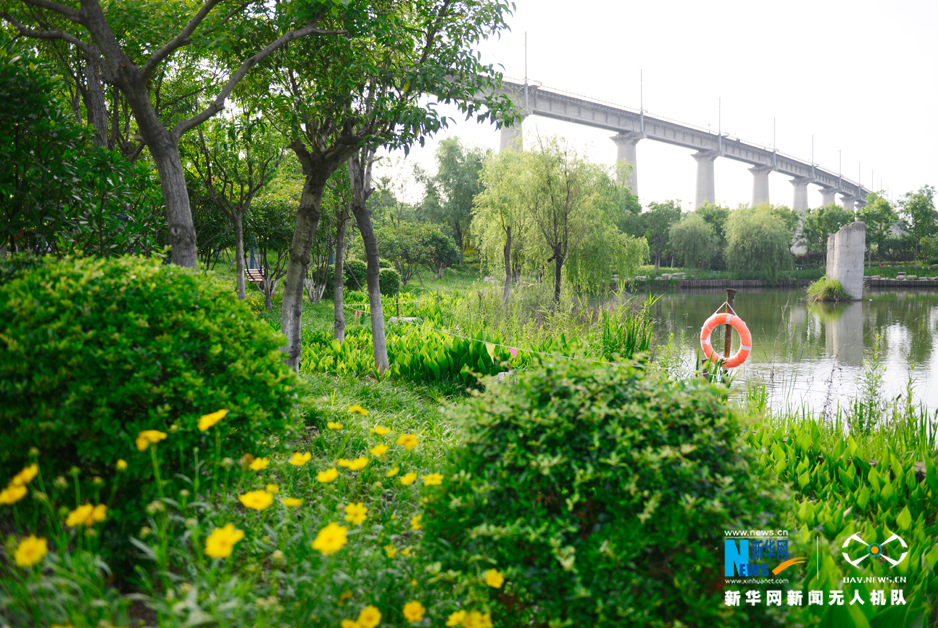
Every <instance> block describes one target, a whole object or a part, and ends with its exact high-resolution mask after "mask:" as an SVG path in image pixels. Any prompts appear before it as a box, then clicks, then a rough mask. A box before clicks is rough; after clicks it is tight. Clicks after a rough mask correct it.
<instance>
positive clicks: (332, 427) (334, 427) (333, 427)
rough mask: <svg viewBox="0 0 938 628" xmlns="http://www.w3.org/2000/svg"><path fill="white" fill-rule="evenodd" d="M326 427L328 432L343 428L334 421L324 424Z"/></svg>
mask: <svg viewBox="0 0 938 628" xmlns="http://www.w3.org/2000/svg"><path fill="white" fill-rule="evenodd" d="M326 427H328V428H329V429H330V430H341V429H342V427H343V426H342V424H341V423H336V422H335V421H329V422H328V423H326Z"/></svg>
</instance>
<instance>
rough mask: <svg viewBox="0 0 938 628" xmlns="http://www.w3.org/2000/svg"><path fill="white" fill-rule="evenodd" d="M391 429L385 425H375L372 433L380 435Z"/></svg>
mask: <svg viewBox="0 0 938 628" xmlns="http://www.w3.org/2000/svg"><path fill="white" fill-rule="evenodd" d="M390 431H391V430H389V429H388V428H386V427H384V426H383V425H375V426H374V427H373V428H371V433H372V434H377V435H378V436H384V435H385V434H388V433H390Z"/></svg>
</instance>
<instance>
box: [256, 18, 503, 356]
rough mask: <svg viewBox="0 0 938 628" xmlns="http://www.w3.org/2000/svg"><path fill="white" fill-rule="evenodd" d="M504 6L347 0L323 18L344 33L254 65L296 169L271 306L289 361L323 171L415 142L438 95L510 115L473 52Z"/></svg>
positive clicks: (434, 118)
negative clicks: (280, 275) (276, 302)
mask: <svg viewBox="0 0 938 628" xmlns="http://www.w3.org/2000/svg"><path fill="white" fill-rule="evenodd" d="M508 11H509V6H508V4H506V3H504V2H490V1H487V0H455V1H450V0H446V1H444V2H434V1H430V0H411V1H410V2H405V3H401V2H391V1H390V0H387V1H377V2H373V3H369V4H365V3H347V4H345V5H343V6H342V8H341V9H339V10H337V11H336V13H335V15H334V16H331V17H330V18H329V19H328V21H327V22H324V25H325V24H328V28H333V29H337V28H342V29H344V30H346V31H347V32H348V36H346V37H341V38H316V39H307V40H303V41H300V42H296V43H294V44H292V45H291V46H290V47H289V48H287V49H283V50H280V51H278V52H277V53H276V54H274V55H272V57H271V59H270V60H269V62H268V63H265V64H264V74H263V76H258V77H257V79H258V80H257V82H256V83H255V84H254V89H252V90H251V91H252V92H253V93H254V94H256V98H257V102H258V104H259V105H260V106H265V107H267V108H268V110H269V112H270V114H271V117H276V118H278V119H280V120H283V121H284V122H285V124H286V125H287V130H286V132H287V133H288V134H289V137H291V138H292V139H291V141H290V144H289V146H290V148H291V149H292V150H293V151H294V152H295V153H296V156H297V158H298V159H299V162H300V164H301V165H302V168H303V175H304V184H303V191H302V194H301V197H300V202H299V207H298V208H297V212H296V223H295V229H294V233H293V239H292V242H291V246H290V260H289V267H288V269H287V276H286V280H285V285H284V296H283V311H282V314H281V323H282V330H283V333H284V334H285V335H286V337H287V346H286V347H285V348H284V350H285V352H286V353H287V363H288V364H289V365H290V366H291V367H292V368H294V369H298V368H299V363H300V355H301V352H302V345H301V342H300V320H301V316H302V306H303V277H304V276H305V274H306V267H307V265H308V264H309V252H310V247H311V245H312V242H313V239H314V236H315V233H316V229H317V227H318V224H319V220H320V217H321V203H322V195H323V190H324V187H325V185H326V182H327V181H328V179H329V177H330V176H331V175H332V173H333V172H335V170H336V169H337V168H339V167H341V166H347V161H348V160H349V158H351V157H352V156H353V155H355V154H356V153H357V152H358V151H359V150H361V149H369V148H377V147H389V148H401V147H402V148H404V149H405V150H406V149H407V148H409V147H410V146H411V145H412V144H413V143H415V142H418V141H419V142H421V143H422V142H423V139H424V137H425V136H426V135H427V134H431V133H433V132H435V131H437V130H439V129H440V128H443V127H444V126H445V125H446V124H447V120H446V119H445V118H442V117H441V116H440V115H439V114H438V113H437V109H436V106H437V105H438V104H440V103H455V104H458V105H459V108H460V110H461V111H462V112H463V113H465V114H466V116H467V117H468V116H475V117H476V118H477V119H478V120H480V121H483V120H492V121H495V120H508V121H510V119H511V116H512V113H511V106H510V101H509V99H508V97H507V96H500V95H498V94H497V90H496V87H497V86H498V82H499V80H500V78H501V75H500V74H499V73H498V72H497V71H496V70H495V68H494V67H492V66H490V65H486V64H483V63H482V62H481V61H479V58H478V56H477V54H476V52H475V50H474V46H475V45H476V44H477V43H479V42H480V41H481V40H483V39H485V38H486V37H488V36H490V35H492V34H494V33H497V32H498V31H499V30H501V29H502V28H504V27H505V22H504V18H505V15H506V14H507V13H508ZM356 219H357V221H358V217H357V216H356ZM368 220H370V215H369V216H368ZM358 222H359V229H360V230H362V231H363V232H364V230H363V229H362V224H361V222H360V221H358ZM372 263H374V264H375V265H376V264H377V260H374V261H373V260H371V259H369V260H368V264H369V273H371V265H372ZM371 293H372V291H371V289H370V288H369V294H371ZM377 294H378V295H380V293H377ZM379 298H380V296H379ZM374 309H375V307H374V304H373V305H372V311H374ZM385 362H386V357H385ZM376 363H378V366H379V368H380V360H377V361H376Z"/></svg>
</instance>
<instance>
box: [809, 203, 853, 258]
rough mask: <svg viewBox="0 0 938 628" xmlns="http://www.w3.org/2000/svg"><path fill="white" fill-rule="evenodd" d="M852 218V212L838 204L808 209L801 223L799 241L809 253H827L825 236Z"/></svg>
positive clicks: (847, 223)
mask: <svg viewBox="0 0 938 628" xmlns="http://www.w3.org/2000/svg"><path fill="white" fill-rule="evenodd" d="M853 219H854V216H853V214H852V213H850V212H848V211H847V210H846V209H844V208H843V207H841V206H840V205H827V206H825V207H817V208H814V209H808V210H806V211H805V214H804V224H802V225H801V238H800V239H801V242H802V244H804V245H805V247H807V249H808V251H809V252H811V253H827V238H829V237H830V236H831V235H832V234H834V233H837V232H838V231H839V230H840V228H841V227H843V226H845V225H849V224H850V223H851V222H853Z"/></svg>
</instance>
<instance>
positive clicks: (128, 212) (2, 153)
mask: <svg viewBox="0 0 938 628" xmlns="http://www.w3.org/2000/svg"><path fill="white" fill-rule="evenodd" d="M56 85H57V82H56V80H54V79H52V78H49V76H48V69H47V68H45V67H43V66H42V65H41V64H39V63H38V62H37V60H36V59H35V58H33V57H30V56H29V55H28V54H25V53H24V54H17V53H16V52H15V50H13V49H11V48H7V47H3V46H0V102H3V107H2V108H0V163H3V168H0V217H2V220H0V225H2V227H0V243H2V244H5V245H8V247H9V249H10V250H11V251H29V252H32V253H37V254H46V253H52V254H55V255H65V254H71V253H76V254H86V255H96V256H110V255H122V254H129V253H134V254H151V253H153V252H155V251H156V250H157V249H158V248H160V246H161V245H160V242H159V240H160V228H161V227H160V225H161V223H162V218H163V211H162V204H161V200H160V194H159V188H158V183H157V182H156V180H155V178H154V177H152V176H151V173H150V172H149V171H148V169H147V168H146V166H144V165H142V164H136V165H134V164H131V163H129V162H127V161H126V160H125V159H124V158H123V157H121V155H120V154H119V153H117V152H114V151H108V150H105V149H102V148H98V147H96V146H94V145H92V143H91V138H90V135H89V133H88V132H87V131H86V130H85V129H83V128H82V127H80V126H79V125H78V124H77V123H75V121H74V120H73V119H72V118H71V116H69V115H68V114H67V113H66V112H65V110H64V109H63V108H62V107H61V106H60V105H59V103H58V102H57V101H56V100H55V99H54V98H53V92H54V91H55V88H56Z"/></svg>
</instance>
